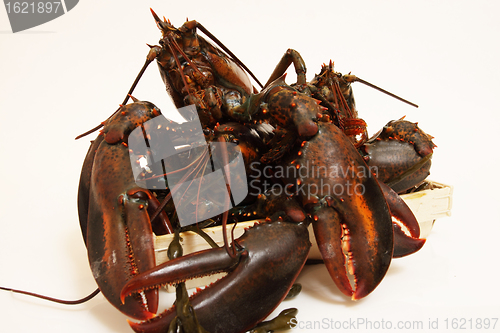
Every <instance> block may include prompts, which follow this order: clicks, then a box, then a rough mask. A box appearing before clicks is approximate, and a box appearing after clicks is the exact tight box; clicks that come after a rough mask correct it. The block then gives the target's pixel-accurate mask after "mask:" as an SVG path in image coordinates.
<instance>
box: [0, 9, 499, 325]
mask: <svg viewBox="0 0 500 333" xmlns="http://www.w3.org/2000/svg"><path fill="white" fill-rule="evenodd" d="M149 7H153V8H154V9H155V11H156V12H157V13H158V14H159V15H160V16H163V15H164V16H166V17H167V18H170V20H171V21H172V23H173V24H175V25H176V26H180V25H181V24H182V23H183V22H184V21H185V19H186V17H188V18H189V19H196V20H198V21H199V22H201V23H202V24H203V25H204V26H205V27H207V28H208V29H209V30H210V31H211V32H212V33H213V34H214V35H216V36H217V37H218V38H219V39H220V40H221V41H223V42H224V43H225V44H226V46H228V47H229V48H230V49H231V50H232V51H233V52H234V53H235V54H236V55H238V57H239V58H240V59H241V60H242V61H243V62H244V63H245V64H246V65H247V66H248V67H249V68H251V69H252V71H253V72H254V73H255V74H256V75H257V77H259V78H260V80H261V81H263V82H264V81H266V80H267V78H268V76H269V75H270V73H271V72H272V70H273V69H274V66H275V65H276V64H277V62H278V60H279V59H280V58H281V56H282V54H283V53H284V52H285V51H286V49H287V48H294V49H296V50H298V51H299V52H301V54H302V56H303V58H304V59H305V61H306V64H307V65H308V69H309V72H308V79H311V78H312V77H313V75H314V73H317V72H319V69H320V66H321V64H322V63H323V62H328V61H329V60H330V59H332V60H334V61H335V64H336V69H337V70H338V71H340V72H343V73H347V72H349V71H352V73H353V74H355V75H357V76H359V77H361V78H363V79H365V80H367V81H370V82H372V83H374V84H377V85H379V86H381V87H383V88H385V89H387V90H390V91H391V92H394V93H396V94H398V95H400V96H402V97H404V98H407V99H409V100H411V101H413V102H415V103H417V104H419V106H420V107H419V108H418V109H414V108H412V107H409V106H407V105H405V104H403V103H401V102H398V101H396V100H393V99H391V98H389V97H387V96H385V95H383V94H381V93H379V92H376V91H374V90H372V89H369V88H367V87H365V86H362V85H361V84H356V85H355V86H354V89H355V95H356V101H357V106H358V109H359V112H360V116H361V117H362V118H364V119H365V120H366V122H367V123H368V124H369V131H370V133H371V134H373V133H374V132H375V131H377V130H378V129H379V128H381V127H382V126H383V125H384V124H385V123H386V122H387V121H389V120H391V119H397V118H400V117H402V116H404V115H406V116H407V119H408V120H411V121H418V122H419V125H420V127H421V128H422V129H424V130H425V131H426V132H427V133H430V134H432V135H433V136H435V140H434V141H435V143H436V144H437V146H438V148H437V149H436V150H435V154H434V157H433V168H432V170H431V177H430V178H431V179H433V180H437V181H440V182H443V183H446V184H450V185H453V186H454V189H455V191H454V207H453V215H452V217H448V218H443V219H440V220H438V221H437V222H436V224H435V227H434V229H433V232H432V234H431V236H430V237H429V238H428V241H427V243H426V245H425V246H424V248H423V249H422V250H421V251H420V252H419V253H417V254H415V255H413V256H410V257H407V258H404V259H399V260H394V261H393V264H392V265H391V268H390V270H389V272H388V274H387V276H386V278H385V279H384V280H383V281H382V283H381V284H380V286H379V287H378V288H377V289H376V290H375V291H374V292H373V293H372V294H371V295H369V296H368V297H367V298H366V299H363V300H361V301H358V302H352V301H350V300H348V299H347V298H346V297H344V296H342V295H341V294H340V292H339V291H338V290H337V289H336V288H335V286H334V285H333V282H332V281H331V280H330V278H329V277H328V274H327V272H326V269H325V268H324V266H322V265H319V266H315V267H310V268H308V269H306V270H305V271H304V272H303V273H302V274H301V276H300V277H299V280H300V282H301V283H302V285H303V292H302V293H301V294H300V295H299V296H298V297H297V298H296V299H295V300H294V301H287V302H285V303H284V304H282V305H280V307H279V308H278V309H283V308H287V307H298V308H299V317H298V319H299V320H300V321H301V325H302V326H304V325H306V324H307V321H323V320H324V319H326V320H328V321H329V320H330V319H331V320H333V321H344V320H346V321H348V322H349V321H351V322H353V321H354V322H356V321H357V320H358V318H359V320H362V319H365V320H368V321H371V322H372V323H373V325H374V326H377V325H380V324H381V322H382V320H384V322H387V321H391V323H392V325H393V326H392V328H393V330H394V328H395V325H397V322H398V321H408V322H410V324H411V323H412V322H413V321H422V323H423V324H424V329H423V330H418V331H419V332H423V331H426V330H427V328H428V325H429V320H431V321H434V322H435V320H436V319H437V320H438V324H439V328H441V329H444V328H445V323H446V322H445V320H446V319H448V324H449V328H450V329H451V323H452V319H453V318H464V319H466V320H467V325H469V324H470V323H469V321H468V320H469V319H472V322H473V325H475V324H476V322H475V321H476V319H477V318H479V319H483V318H491V317H497V318H498V317H500V305H499V304H500V302H499V296H500V295H499V290H500V287H499V283H498V276H497V275H498V272H499V269H498V254H499V253H498V252H499V251H498V243H499V241H498V232H499V230H500V227H499V222H500V219H499V209H498V207H499V196H498V194H497V193H498V191H497V189H498V185H499V178H500V177H499V174H498V166H497V165H498V161H499V158H498V156H499V153H498V142H497V140H498V139H497V138H498V135H497V133H498V126H499V121H500V116H499V107H498V105H499V101H498V97H497V96H498V92H499V89H500V83H499V79H500V66H499V65H498V59H500V52H499V46H498V45H499V44H498V32H499V31H500V23H498V22H499V20H498V17H497V16H498V13H499V12H500V11H499V9H500V4H499V3H498V2H495V1H474V2H472V1H439V2H438V1H425V0H420V1H345V0H344V1H332V0H328V1H271V0H267V1H246V2H241V4H240V3H238V4H237V2H236V1H217V0H214V1H196V0H192V1H175V2H174V1H115V2H113V3H112V4H111V2H110V1H95V0H82V1H80V3H79V4H78V5H77V6H76V7H75V8H74V9H73V10H72V11H70V12H68V13H67V14H66V15H64V16H62V17H60V18H58V19H56V20H54V21H52V22H49V23H46V24H44V25H42V26H39V27H35V28H33V29H31V30H28V31H25V32H20V33H17V34H12V33H11V31H10V26H9V24H8V19H7V15H6V12H5V11H4V9H3V8H1V9H0V121H1V124H2V127H1V130H0V156H1V164H0V170H1V172H0V184H1V187H0V189H1V192H0V263H1V268H0V285H2V286H9V287H13V288H18V289H25V290H30V291H34V292H39V293H43V294H48V295H52V296H54V297H60V298H65V299H76V298H80V297H83V296H85V295H87V294H89V293H90V292H91V291H93V290H94V289H95V288H96V285H95V282H94V280H93V278H92V276H91V273H90V270H89V268H88V263H87V258H86V249H85V247H84V243H83V241H82V237H81V233H80V227H79V222H78V215H77V205H76V200H77V199H76V198H77V186H78V180H79V173H80V168H81V165H82V162H83V159H84V157H85V154H86V151H87V149H88V146H89V141H90V140H91V139H92V138H93V135H92V136H89V137H86V138H84V139H81V140H79V141H75V140H74V138H75V136H76V135H78V134H80V133H82V132H84V131H86V130H88V129H90V128H92V127H94V126H95V125H97V124H98V123H99V122H101V121H102V120H104V119H106V118H107V116H108V115H110V114H111V113H112V112H113V111H114V110H116V108H117V106H118V104H119V103H121V101H122V100H123V98H124V96H125V93H126V92H127V91H128V89H129V87H130V85H131V83H132V82H133V80H134V78H135V76H136V74H137V73H138V71H139V69H140V68H141V66H142V64H143V62H144V59H145V56H146V54H147V52H148V49H149V48H148V47H147V46H146V43H150V44H156V43H157V41H158V40H159V38H160V33H159V31H158V29H157V28H156V25H155V23H154V20H153V18H152V16H151V14H150V12H149ZM287 80H288V82H289V83H292V82H293V80H294V73H293V71H292V72H291V73H289V75H288V78H287ZM134 95H135V96H136V97H138V98H139V99H142V100H149V101H152V102H154V103H155V104H156V105H158V106H159V107H160V109H161V108H162V105H166V99H167V97H166V93H165V92H164V86H163V83H162V82H161V80H160V78H159V75H158V72H157V69H156V65H152V66H151V67H150V68H149V70H148V71H147V74H146V75H145V77H144V78H143V80H142V81H141V83H140V85H139V87H138V88H137V90H136V92H135V93H134ZM0 321H1V326H2V328H1V330H2V331H3V332H33V331H37V332H46V331H47V332H49V331H51V332H68V331H71V332H89V331H92V332H129V331H130V329H129V328H128V324H127V323H126V321H125V317H124V316H122V315H121V314H120V313H119V312H118V311H116V310H115V309H114V308H112V307H111V306H110V305H109V304H108V303H107V302H106V301H105V300H104V298H103V297H102V295H99V296H98V297H96V298H95V299H93V300H92V301H90V302H88V303H86V304H83V305H78V306H63V305H57V304H52V303H48V302H45V301H41V300H36V299H32V298H29V297H26V296H21V295H13V294H11V293H7V292H0ZM410 324H407V325H410ZM467 327H468V326H467ZM324 328H325V329H319V330H318V331H325V332H327V331H329V330H328V329H326V328H333V327H331V326H329V325H327V326H326V327H324ZM358 328H359V330H361V331H363V330H362V329H363V328H365V326H359V327H358ZM495 330H496V331H498V330H500V323H497V325H496V329H495ZM313 331H314V330H308V329H295V330H293V332H313ZM339 331H347V329H340V330H339ZM377 331H381V329H378V330H377ZM407 331H411V330H409V329H408V330H407ZM481 331H488V330H484V329H483V330H481ZM489 331H492V330H491V329H490V330H489Z"/></svg>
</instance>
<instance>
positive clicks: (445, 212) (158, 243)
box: [155, 181, 453, 292]
mask: <svg viewBox="0 0 500 333" xmlns="http://www.w3.org/2000/svg"><path fill="white" fill-rule="evenodd" d="M452 195H453V187H452V186H449V185H445V184H442V183H438V182H434V181H427V185H426V186H425V187H424V189H423V190H420V191H418V192H414V193H409V194H403V195H401V197H402V198H403V200H404V201H405V202H406V204H407V205H408V206H409V207H410V209H411V210H412V212H413V214H414V215H415V217H416V218H417V221H418V223H419V225H420V233H421V238H426V237H427V236H428V235H429V233H430V232H431V230H432V226H433V225H434V222H435V221H436V219H438V218H441V217H445V216H450V215H451V206H452ZM254 224H255V221H249V222H240V223H238V224H237V226H236V228H235V230H234V237H235V238H238V237H240V236H241V235H242V234H243V232H244V229H245V228H247V227H250V226H252V225H254ZM204 230H205V232H206V233H207V234H208V235H209V236H210V237H212V239H213V240H214V241H215V242H216V243H217V244H218V245H219V246H221V245H223V244H224V241H223V237H222V227H220V226H219V227H212V228H207V229H204ZM230 230H231V228H228V232H230ZM309 235H310V239H311V243H312V247H311V250H310V252H309V259H321V255H320V253H319V249H318V246H317V244H316V239H315V237H314V232H313V231H312V226H309ZM172 237H173V235H164V236H157V237H155V254H156V264H157V265H159V264H161V263H164V262H166V261H168V257H167V249H168V246H169V244H170V242H171V240H172ZM181 238H182V241H181V244H182V247H183V249H184V254H188V253H192V252H196V251H200V250H205V249H208V248H210V247H209V245H208V244H207V242H205V241H204V240H203V239H202V238H201V237H200V236H199V235H197V234H196V233H194V232H185V233H182V234H181ZM228 239H231V237H230V235H229V236H228ZM223 275H224V273H221V274H216V275H214V276H210V277H205V278H201V279H196V280H192V281H187V282H186V286H187V288H188V289H189V288H194V287H199V286H204V285H207V284H209V283H211V282H214V281H216V280H217V279H219V278H220V277H222V276H223ZM167 290H168V291H169V292H174V291H175V289H174V288H173V287H170V286H169V287H168V288H167Z"/></svg>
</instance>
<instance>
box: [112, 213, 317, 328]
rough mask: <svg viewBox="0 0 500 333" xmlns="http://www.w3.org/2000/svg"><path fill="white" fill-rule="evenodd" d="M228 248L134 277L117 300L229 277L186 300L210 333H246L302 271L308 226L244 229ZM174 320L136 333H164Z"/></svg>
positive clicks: (157, 321) (165, 316) (160, 319)
mask: <svg viewBox="0 0 500 333" xmlns="http://www.w3.org/2000/svg"><path fill="white" fill-rule="evenodd" d="M233 245H234V246H236V248H237V249H238V252H237V256H236V257H235V258H231V256H229V255H228V253H227V251H226V249H224V248H218V249H211V250H205V251H201V252H196V253H192V254H189V255H186V256H183V257H179V258H176V259H173V260H170V261H168V262H166V263H164V264H162V265H159V266H157V267H155V268H153V269H151V270H149V271H147V272H144V273H141V274H139V275H137V276H135V277H134V278H132V279H131V280H130V281H129V282H128V283H127V284H126V285H125V287H124V288H123V290H122V291H121V298H122V299H125V297H127V296H128V297H130V296H129V295H137V293H141V292H144V291H147V290H150V289H155V288H157V287H158V286H160V285H165V284H173V283H177V282H181V281H184V280H187V279H191V278H195V277H200V276H204V275H210V274H214V273H217V272H221V271H225V272H228V275H227V276H225V277H224V278H222V279H220V280H218V281H217V282H215V283H213V284H211V285H210V286H208V287H206V288H205V289H203V290H201V291H198V292H197V293H196V294H194V295H193V296H192V298H191V300H190V302H191V305H192V306H193V309H194V311H195V312H196V315H197V318H198V320H199V323H200V325H201V326H202V327H203V328H205V329H206V330H207V331H209V332H214V333H215V332H224V333H228V332H245V331H247V330H249V329H251V328H252V327H254V326H255V325H257V324H258V323H259V322H261V321H262V320H263V319H265V318H266V317H267V316H268V315H269V314H270V313H271V312H272V311H273V310H274V309H275V308H276V306H277V305H278V304H279V303H280V302H281V301H282V300H283V299H284V298H285V296H286V295H287V293H288V291H289V290H290V288H291V287H292V285H293V283H294V281H295V279H296V278H297V276H298V274H299V272H300V271H301V269H302V267H303V265H304V263H305V261H306V259H307V255H308V253H309V248H310V246H311V243H310V242H309V234H308V232H307V227H306V225H304V224H302V223H299V224H296V223H288V222H273V223H260V224H256V225H254V226H253V227H251V228H249V229H247V230H246V231H245V233H244V234H243V235H242V236H241V237H240V238H238V239H236V240H235V241H234V243H233ZM174 317H175V311H173V310H172V309H170V310H167V311H166V312H164V313H162V314H160V315H158V316H156V317H155V318H153V319H150V320H148V321H145V322H142V323H132V322H131V323H130V325H131V327H132V328H133V329H134V331H136V332H148V333H152V332H163V331H164V330H165V328H166V327H168V325H169V323H170V321H171V320H173V318H174Z"/></svg>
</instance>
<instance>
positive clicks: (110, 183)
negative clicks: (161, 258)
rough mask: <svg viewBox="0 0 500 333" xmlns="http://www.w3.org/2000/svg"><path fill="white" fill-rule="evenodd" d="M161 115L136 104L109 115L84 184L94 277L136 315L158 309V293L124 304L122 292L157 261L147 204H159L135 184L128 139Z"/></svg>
mask: <svg viewBox="0 0 500 333" xmlns="http://www.w3.org/2000/svg"><path fill="white" fill-rule="evenodd" d="M159 114H160V113H159V110H158V109H157V108H156V107H155V106H154V105H153V104H151V103H148V102H137V103H133V104H129V105H126V106H123V107H122V108H121V110H120V112H118V113H116V114H115V115H114V116H113V117H112V118H110V119H109V120H108V121H107V122H106V124H105V126H104V129H103V132H102V133H101V134H100V135H99V137H98V138H97V139H96V140H95V141H94V142H93V143H92V146H91V147H90V150H89V152H88V154H87V157H86V159H85V163H84V167H83V170H82V176H81V179H80V188H79V199H78V203H79V212H80V224H81V227H82V232H83V235H84V239H85V242H86V245H87V248H88V257H89V262H90V266H91V269H92V273H93V275H94V278H95V279H96V281H97V284H98V286H99V289H100V290H101V291H102V293H103V294H104V296H105V297H106V298H107V299H108V300H109V302H110V303H112V304H113V305H114V306H115V307H117V308H118V309H119V310H120V311H122V312H123V313H125V314H126V315H128V316H130V317H133V318H137V319H147V318H151V317H152V316H153V313H155V312H156V311H157V307H158V295H157V291H156V290H149V291H147V292H145V293H143V294H142V295H134V296H131V297H128V298H127V299H126V300H125V302H124V303H122V301H121V300H120V291H121V289H122V288H123V286H124V285H125V283H127V281H128V280H130V279H131V278H132V277H133V276H134V275H137V274H139V273H140V272H143V271H146V270H148V269H150V268H152V267H154V265H155V257H154V247H153V233H152V227H151V223H150V220H149V213H148V208H151V206H153V207H154V206H156V205H157V204H158V202H157V200H156V199H155V197H154V196H153V195H152V194H151V193H150V192H149V191H147V190H145V189H142V188H140V187H138V186H137V185H136V184H135V182H134V177H133V174H132V170H131V166H130V159H129V151H128V147H127V140H128V135H129V134H130V132H131V131H132V130H133V129H134V128H136V127H137V126H139V125H141V124H143V123H144V122H146V121H147V120H149V119H151V118H154V117H156V116H157V115H159Z"/></svg>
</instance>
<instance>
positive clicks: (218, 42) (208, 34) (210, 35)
mask: <svg viewBox="0 0 500 333" xmlns="http://www.w3.org/2000/svg"><path fill="white" fill-rule="evenodd" d="M196 27H197V28H198V29H200V30H201V31H203V33H204V34H205V35H207V36H208V37H209V38H210V39H211V40H213V41H214V42H215V43H216V44H217V45H219V47H221V48H222V49H223V50H224V51H225V52H226V53H227V54H229V56H230V57H231V58H233V59H234V61H236V63H237V64H238V65H240V66H241V67H243V69H244V70H246V71H247V73H248V74H250V76H251V77H252V78H253V79H254V80H255V82H257V84H258V85H259V86H260V87H261V88H264V86H263V85H262V83H260V81H259V80H258V79H257V77H256V76H255V75H254V74H253V73H252V71H251V70H249V69H248V67H247V66H245V64H244V63H243V62H241V60H240V59H238V57H237V56H235V55H234V53H233V52H231V51H230V50H229V49H228V48H227V47H226V46H225V45H224V44H222V42H221V41H220V40H218V39H217V37H215V36H214V35H212V34H211V33H210V31H208V30H207V29H206V28H205V27H204V26H202V25H201V24H200V23H199V22H196Z"/></svg>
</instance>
